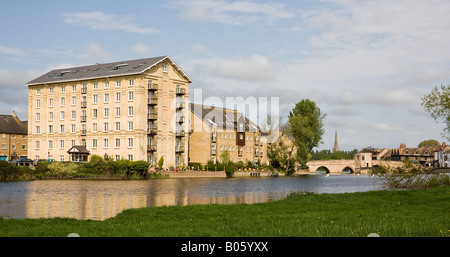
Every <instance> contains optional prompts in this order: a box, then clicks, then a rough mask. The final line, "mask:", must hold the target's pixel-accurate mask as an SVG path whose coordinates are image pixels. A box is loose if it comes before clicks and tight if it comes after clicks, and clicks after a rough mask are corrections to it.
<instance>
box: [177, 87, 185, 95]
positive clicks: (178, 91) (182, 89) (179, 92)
mask: <svg viewBox="0 0 450 257" xmlns="http://www.w3.org/2000/svg"><path fill="white" fill-rule="evenodd" d="M185 94H186V88H177V95H185Z"/></svg>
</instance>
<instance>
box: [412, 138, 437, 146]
mask: <svg viewBox="0 0 450 257" xmlns="http://www.w3.org/2000/svg"><path fill="white" fill-rule="evenodd" d="M438 145H439V141H437V140H435V139H428V140H424V141H422V142H420V143H419V145H418V146H417V147H436V146H438Z"/></svg>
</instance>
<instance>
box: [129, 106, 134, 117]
mask: <svg viewBox="0 0 450 257" xmlns="http://www.w3.org/2000/svg"><path fill="white" fill-rule="evenodd" d="M128 116H133V106H129V107H128Z"/></svg>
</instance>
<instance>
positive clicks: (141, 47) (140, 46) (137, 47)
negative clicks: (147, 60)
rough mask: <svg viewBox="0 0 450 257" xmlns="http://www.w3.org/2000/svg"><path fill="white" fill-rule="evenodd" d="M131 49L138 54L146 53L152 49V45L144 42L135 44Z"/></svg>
mask: <svg viewBox="0 0 450 257" xmlns="http://www.w3.org/2000/svg"><path fill="white" fill-rule="evenodd" d="M131 50H132V51H133V52H135V53H138V54H146V53H148V52H149V51H150V50H151V47H149V46H147V45H144V44H135V45H133V46H132V47H131Z"/></svg>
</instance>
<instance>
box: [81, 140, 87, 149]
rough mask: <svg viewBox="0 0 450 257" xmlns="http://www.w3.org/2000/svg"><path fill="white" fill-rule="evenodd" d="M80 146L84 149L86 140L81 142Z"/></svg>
mask: <svg viewBox="0 0 450 257" xmlns="http://www.w3.org/2000/svg"><path fill="white" fill-rule="evenodd" d="M81 146H83V147H86V139H83V140H81Z"/></svg>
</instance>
